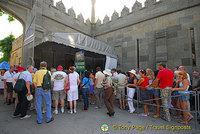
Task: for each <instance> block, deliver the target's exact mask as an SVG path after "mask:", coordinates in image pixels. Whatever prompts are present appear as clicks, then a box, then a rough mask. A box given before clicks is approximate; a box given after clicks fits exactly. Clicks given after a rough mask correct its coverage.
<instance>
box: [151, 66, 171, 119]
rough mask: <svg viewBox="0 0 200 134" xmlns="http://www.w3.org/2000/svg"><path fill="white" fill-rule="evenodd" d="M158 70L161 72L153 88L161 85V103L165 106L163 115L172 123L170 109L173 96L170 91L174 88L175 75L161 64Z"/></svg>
mask: <svg viewBox="0 0 200 134" xmlns="http://www.w3.org/2000/svg"><path fill="white" fill-rule="evenodd" d="M158 69H159V70H160V71H159V72H158V75H157V77H156V79H155V80H154V81H153V83H152V85H151V86H153V87H154V88H156V87H158V83H159V84H160V96H161V98H162V99H161V102H162V106H163V113H162V114H161V115H162V116H163V119H165V120H166V121H171V118H170V113H169V108H168V107H169V100H170V98H169V96H171V91H170V89H171V88H172V86H173V81H174V73H173V72H172V71H171V70H169V69H166V65H165V64H164V63H160V64H159V65H158Z"/></svg>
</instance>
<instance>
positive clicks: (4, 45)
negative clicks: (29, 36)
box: [0, 34, 15, 62]
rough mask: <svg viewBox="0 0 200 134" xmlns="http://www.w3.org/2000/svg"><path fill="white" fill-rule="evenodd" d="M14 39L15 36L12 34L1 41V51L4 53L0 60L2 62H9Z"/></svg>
mask: <svg viewBox="0 0 200 134" xmlns="http://www.w3.org/2000/svg"><path fill="white" fill-rule="evenodd" d="M14 39H15V37H14V35H12V34H10V35H9V36H7V37H5V38H4V39H2V40H0V51H1V52H2V53H3V57H2V58H1V59H0V62H3V61H9V58H10V52H11V50H12V42H13V40H14Z"/></svg>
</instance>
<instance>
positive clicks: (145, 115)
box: [140, 113, 149, 117]
mask: <svg viewBox="0 0 200 134" xmlns="http://www.w3.org/2000/svg"><path fill="white" fill-rule="evenodd" d="M148 115H149V113H148V114H145V113H142V114H140V116H143V117H147V116H148Z"/></svg>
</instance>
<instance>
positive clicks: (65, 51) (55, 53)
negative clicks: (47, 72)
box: [34, 42, 106, 71]
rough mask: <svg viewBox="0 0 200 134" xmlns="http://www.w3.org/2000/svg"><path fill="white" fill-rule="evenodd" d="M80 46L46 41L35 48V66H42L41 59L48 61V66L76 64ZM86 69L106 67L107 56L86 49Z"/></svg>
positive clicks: (66, 66) (65, 66) (66, 67)
mask: <svg viewBox="0 0 200 134" xmlns="http://www.w3.org/2000/svg"><path fill="white" fill-rule="evenodd" d="M78 50H79V49H78V48H73V47H70V46H66V45H63V44H58V43H55V42H44V43H41V44H40V45H38V46H36V47H35V49H34V61H35V67H36V68H39V67H40V62H41V61H46V62H47V64H48V68H51V67H54V68H56V67H57V66H59V65H62V66H63V67H64V69H68V68H69V67H70V66H74V60H75V53H76V52H77V51H78ZM85 61H86V69H87V70H89V71H91V70H93V71H95V69H96V67H98V66H99V67H101V68H102V69H104V68H105V61H106V56H105V55H101V54H97V53H94V52H90V51H85Z"/></svg>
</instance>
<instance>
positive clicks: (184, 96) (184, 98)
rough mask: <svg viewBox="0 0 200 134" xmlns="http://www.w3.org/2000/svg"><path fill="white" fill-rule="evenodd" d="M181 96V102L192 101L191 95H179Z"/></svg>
mask: <svg viewBox="0 0 200 134" xmlns="http://www.w3.org/2000/svg"><path fill="white" fill-rule="evenodd" d="M179 95H181V96H179V98H178V99H179V100H180V101H188V100H189V99H190V95H189V94H179Z"/></svg>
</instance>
